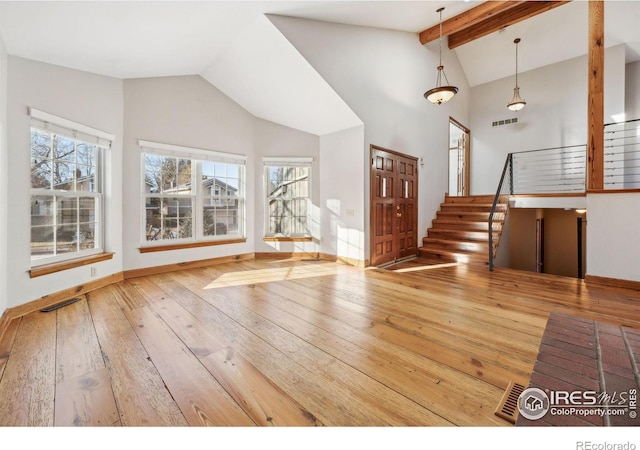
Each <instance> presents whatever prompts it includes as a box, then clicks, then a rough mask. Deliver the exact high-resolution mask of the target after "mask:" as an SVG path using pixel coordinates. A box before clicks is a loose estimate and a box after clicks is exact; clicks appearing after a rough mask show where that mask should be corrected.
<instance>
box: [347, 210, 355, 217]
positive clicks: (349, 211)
mask: <svg viewBox="0 0 640 450" xmlns="http://www.w3.org/2000/svg"><path fill="white" fill-rule="evenodd" d="M345 213H346V214H347V217H353V216H355V215H356V212H355V210H353V209H347V210H345Z"/></svg>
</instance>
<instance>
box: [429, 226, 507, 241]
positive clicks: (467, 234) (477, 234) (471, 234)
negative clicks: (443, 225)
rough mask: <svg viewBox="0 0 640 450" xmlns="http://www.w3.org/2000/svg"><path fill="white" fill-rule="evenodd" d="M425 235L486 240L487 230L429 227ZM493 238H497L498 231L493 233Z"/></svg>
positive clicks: (439, 237)
mask: <svg viewBox="0 0 640 450" xmlns="http://www.w3.org/2000/svg"><path fill="white" fill-rule="evenodd" d="M427 237H430V238H436V239H447V240H460V241H479V242H488V241H489V232H488V231H465V230H451V229H440V230H439V229H437V228H429V229H428V230H427ZM493 237H494V239H497V238H498V233H496V232H494V233H493Z"/></svg>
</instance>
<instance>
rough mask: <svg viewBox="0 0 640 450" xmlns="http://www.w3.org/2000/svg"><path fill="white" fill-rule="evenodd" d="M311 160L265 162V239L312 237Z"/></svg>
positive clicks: (270, 159) (268, 160)
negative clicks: (310, 217)
mask: <svg viewBox="0 0 640 450" xmlns="http://www.w3.org/2000/svg"><path fill="white" fill-rule="evenodd" d="M311 161H312V160H311V159H310V158H296V159H286V160H285V159H279V158H269V159H265V160H264V163H265V169H264V170H265V180H266V184H265V192H266V207H265V210H266V216H267V223H266V233H265V234H266V236H267V237H310V236H311V231H310V220H309V216H310V213H311V202H310V198H309V193H310V192H311Z"/></svg>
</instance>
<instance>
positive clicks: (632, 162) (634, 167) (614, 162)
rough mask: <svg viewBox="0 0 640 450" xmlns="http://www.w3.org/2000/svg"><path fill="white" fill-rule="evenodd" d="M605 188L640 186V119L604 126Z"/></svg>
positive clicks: (634, 187) (636, 187) (635, 187)
mask: <svg viewBox="0 0 640 450" xmlns="http://www.w3.org/2000/svg"><path fill="white" fill-rule="evenodd" d="M604 188H605V189H638V188H640V119H635V120H627V121H626V122H618V123H608V124H606V125H605V126H604Z"/></svg>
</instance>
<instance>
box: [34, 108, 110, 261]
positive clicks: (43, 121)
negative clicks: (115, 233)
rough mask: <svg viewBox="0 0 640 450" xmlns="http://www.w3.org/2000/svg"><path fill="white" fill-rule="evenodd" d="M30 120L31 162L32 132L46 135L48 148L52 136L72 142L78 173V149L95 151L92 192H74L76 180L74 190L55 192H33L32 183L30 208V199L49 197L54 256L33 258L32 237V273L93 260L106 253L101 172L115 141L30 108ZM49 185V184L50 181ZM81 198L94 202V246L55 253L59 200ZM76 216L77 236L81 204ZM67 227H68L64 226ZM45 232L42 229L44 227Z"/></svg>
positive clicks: (78, 205)
mask: <svg viewBox="0 0 640 450" xmlns="http://www.w3.org/2000/svg"><path fill="white" fill-rule="evenodd" d="M29 116H30V118H31V120H30V123H29V153H30V155H31V156H30V158H32V155H33V153H32V151H33V150H32V139H33V134H34V130H37V131H39V132H41V133H42V132H44V133H47V134H48V135H49V137H50V139H51V145H53V142H54V136H62V137H64V138H66V139H69V140H73V142H74V160H73V164H74V166H75V167H76V169H77V166H78V160H77V155H78V145H79V144H85V145H91V146H93V147H94V148H95V153H94V155H93V158H94V161H95V164H94V166H93V167H94V174H93V175H94V176H93V182H92V184H93V185H94V191H82V190H77V185H76V182H77V178H75V177H74V178H73V181H74V187H73V189H54V185H53V184H51V185H50V187H49V188H37V187H36V188H34V187H33V184H32V183H31V188H30V190H29V197H30V205H31V207H33V203H32V202H33V199H34V197H50V198H51V199H52V201H53V207H52V208H53V211H52V224H51V225H47V226H50V227H51V228H52V229H53V230H54V236H53V241H52V245H53V254H52V255H47V256H41V257H35V258H34V255H33V244H34V241H33V237H32V236H31V237H30V239H29V254H30V267H31V268H32V269H37V268H39V267H43V266H50V265H55V264H60V263H65V262H68V261H72V260H78V259H81V258H86V257H92V256H95V255H99V254H103V253H104V252H105V230H106V214H105V201H104V199H105V192H104V172H105V154H106V152H107V151H108V150H109V149H110V148H111V143H112V142H113V141H114V140H115V136H113V135H112V134H109V133H106V132H104V131H100V130H97V129H95V128H92V127H89V126H87V125H83V124H79V123H77V122H73V121H71V120H68V119H64V118H62V117H58V116H55V115H53V114H49V113H46V112H44V111H40V110H37V109H35V108H29ZM51 161H55V159H51ZM29 166H30V170H33V165H32V161H31V163H30V165H29ZM51 181H52V180H51ZM82 198H91V199H93V202H95V203H94V208H93V209H92V211H93V213H94V218H93V220H92V221H91V222H87V223H94V224H95V226H94V230H93V233H94V236H93V241H94V246H93V247H92V248H89V249H78V250H76V251H70V252H65V253H57V246H56V236H57V229H58V228H59V227H61V226H63V225H59V226H58V224H57V221H58V219H59V217H58V213H57V208H58V201H59V199H77V201H78V202H80V201H81V199H82ZM74 211H75V215H76V221H75V224H74V225H75V226H76V233H78V232H79V231H80V230H79V229H78V228H79V227H80V226H81V224H82V223H83V222H82V221H81V215H82V213H81V211H82V206H81V205H80V203H77V206H76V207H75V208H74ZM33 217H34V216H33V214H32V213H31V214H30V219H29V220H30V225H29V230H30V234H31V232H32V230H34V228H38V226H35V227H34V225H33ZM67 225H69V224H67ZM43 228H44V227H43Z"/></svg>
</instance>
